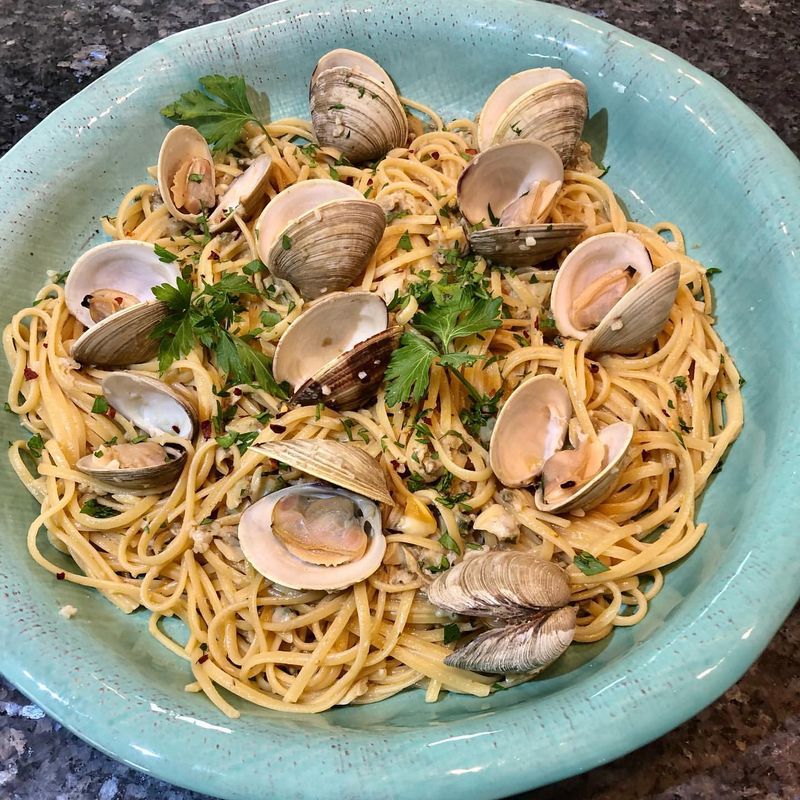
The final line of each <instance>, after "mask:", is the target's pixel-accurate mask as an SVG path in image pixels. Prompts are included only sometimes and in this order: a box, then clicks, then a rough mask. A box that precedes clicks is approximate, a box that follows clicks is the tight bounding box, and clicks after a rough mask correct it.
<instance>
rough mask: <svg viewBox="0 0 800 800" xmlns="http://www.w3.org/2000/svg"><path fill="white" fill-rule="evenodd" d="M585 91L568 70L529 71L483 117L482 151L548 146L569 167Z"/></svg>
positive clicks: (506, 85) (498, 94)
mask: <svg viewBox="0 0 800 800" xmlns="http://www.w3.org/2000/svg"><path fill="white" fill-rule="evenodd" d="M588 110H589V106H588V101H587V98H586V87H585V86H584V85H583V83H581V82H580V81H579V80H576V79H575V78H573V77H572V76H571V75H570V74H569V73H568V72H565V71H564V70H563V69H552V68H550V67H544V68H538V69H529V70H525V71H524V72H518V73H516V74H514V75H511V76H510V77H508V78H506V79H505V80H504V81H503V82H502V83H501V84H499V85H498V86H497V88H496V89H495V90H494V91H493V92H492V93H491V94H490V95H489V99H488V100H487V101H486V103H485V104H484V106H483V109H482V110H481V113H480V116H479V117H478V149H479V150H486V149H487V148H489V147H491V145H493V144H498V143H500V142H507V141H515V140H516V139H538V140H539V141H542V142H545V143H546V144H549V145H550V146H551V147H552V148H553V149H554V150H555V151H556V152H557V153H558V154H559V156H561V160H562V161H563V162H564V163H567V162H568V161H569V159H570V158H571V156H572V152H573V150H574V149H575V145H576V144H577V143H578V141H579V140H580V138H581V132H582V131H583V125H584V122H586V115H587V113H588Z"/></svg>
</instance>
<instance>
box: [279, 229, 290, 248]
mask: <svg viewBox="0 0 800 800" xmlns="http://www.w3.org/2000/svg"><path fill="white" fill-rule="evenodd" d="M281 247H282V248H283V249H284V250H291V249H292V240H291V239H290V238H289V236H288V234H286V233H284V234H283V236H281Z"/></svg>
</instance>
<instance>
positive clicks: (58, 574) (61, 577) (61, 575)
mask: <svg viewBox="0 0 800 800" xmlns="http://www.w3.org/2000/svg"><path fill="white" fill-rule="evenodd" d="M66 577H67V573H66V572H56V580H57V581H63V580H64V578H66Z"/></svg>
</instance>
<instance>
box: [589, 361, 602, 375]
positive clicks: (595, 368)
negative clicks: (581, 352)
mask: <svg viewBox="0 0 800 800" xmlns="http://www.w3.org/2000/svg"><path fill="white" fill-rule="evenodd" d="M589 372H591V373H592V375H597V373H598V372H600V367H599V366H598V365H597V364H593V363H592V362H591V361H590V362H589Z"/></svg>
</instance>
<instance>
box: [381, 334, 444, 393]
mask: <svg viewBox="0 0 800 800" xmlns="http://www.w3.org/2000/svg"><path fill="white" fill-rule="evenodd" d="M438 355H439V351H438V350H437V349H436V347H435V345H434V344H433V342H432V341H430V339H426V338H425V337H424V336H420V335H419V334H416V333H404V334H403V335H402V336H401V337H400V346H399V347H398V348H397V349H396V350H395V351H394V353H392V357H391V360H390V361H389V366H388V368H387V370H386V404H387V405H389V406H395V405H397V404H398V403H401V402H403V401H405V400H408V399H413V400H414V401H417V402H418V401H419V400H421V399H422V398H423V397H424V396H425V392H427V390H428V382H429V380H430V371H431V366H432V365H433V362H434V361H435V360H436V356H438Z"/></svg>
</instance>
